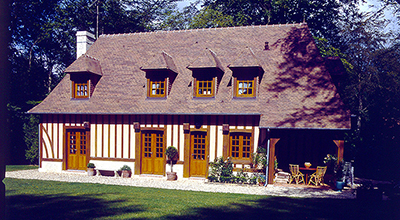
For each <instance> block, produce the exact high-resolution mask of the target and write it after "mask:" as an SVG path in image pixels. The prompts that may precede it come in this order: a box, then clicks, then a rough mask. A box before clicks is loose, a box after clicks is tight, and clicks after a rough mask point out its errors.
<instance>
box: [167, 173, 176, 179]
mask: <svg viewBox="0 0 400 220" xmlns="http://www.w3.org/2000/svg"><path fill="white" fill-rule="evenodd" d="M177 179H178V175H176V172H167V180H170V181H174V180H177Z"/></svg>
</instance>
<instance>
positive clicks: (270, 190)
mask: <svg viewBox="0 0 400 220" xmlns="http://www.w3.org/2000/svg"><path fill="white" fill-rule="evenodd" d="M6 178H16V179H38V180H51V181H61V182H81V183H99V184H107V185H124V186H137V187H152V188H161V189H176V190H191V191H203V192H220V193H239V194H253V195H268V196H285V197H303V198H336V199H355V194H354V193H353V192H352V190H349V189H347V190H343V192H337V191H334V190H332V189H319V188H312V187H301V186H289V185H277V184H275V185H268V186H267V187H262V186H250V185H238V184H220V183H208V182H206V181H205V180H204V179H183V180H182V179H180V180H178V181H167V180H166V177H164V178H157V177H141V176H140V177H138V176H134V177H133V178H121V177H105V176H87V175H86V173H75V172H63V173H49V172H39V171H38V170H22V171H12V172H6Z"/></svg>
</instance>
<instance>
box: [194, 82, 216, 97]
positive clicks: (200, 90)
mask: <svg viewBox="0 0 400 220" xmlns="http://www.w3.org/2000/svg"><path fill="white" fill-rule="evenodd" d="M194 85H195V86H194V97H207V98H208V97H214V96H215V77H199V78H194Z"/></svg>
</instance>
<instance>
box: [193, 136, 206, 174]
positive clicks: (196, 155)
mask: <svg viewBox="0 0 400 220" xmlns="http://www.w3.org/2000/svg"><path fill="white" fill-rule="evenodd" d="M207 169H208V139H207V132H192V133H191V134H190V176H193V177H206V175H207Z"/></svg>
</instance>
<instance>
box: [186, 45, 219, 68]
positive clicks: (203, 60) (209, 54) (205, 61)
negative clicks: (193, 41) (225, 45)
mask: <svg viewBox="0 0 400 220" xmlns="http://www.w3.org/2000/svg"><path fill="white" fill-rule="evenodd" d="M187 68H188V69H208V68H216V69H218V70H220V71H221V72H224V67H223V66H222V64H221V61H220V60H219V58H218V57H217V54H216V53H215V52H214V51H212V50H211V49H210V48H206V49H205V50H203V51H201V54H200V55H199V56H198V57H197V58H196V59H194V61H193V62H191V63H190V64H189V66H187Z"/></svg>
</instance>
